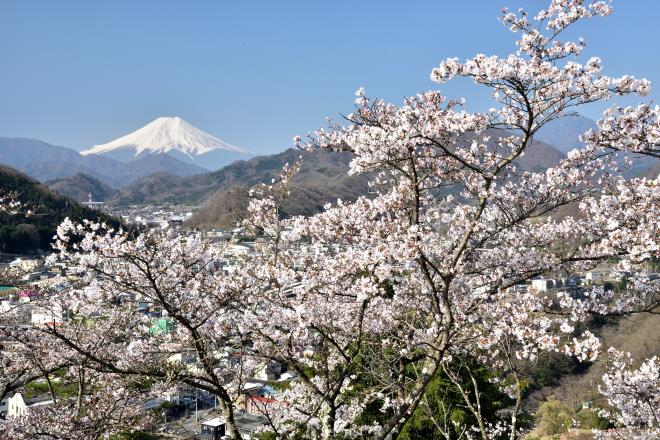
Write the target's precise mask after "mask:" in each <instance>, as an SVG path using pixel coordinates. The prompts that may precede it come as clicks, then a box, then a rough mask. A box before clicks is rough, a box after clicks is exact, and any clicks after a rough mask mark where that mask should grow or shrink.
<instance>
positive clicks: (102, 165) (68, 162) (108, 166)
mask: <svg viewBox="0 0 660 440" xmlns="http://www.w3.org/2000/svg"><path fill="white" fill-rule="evenodd" d="M0 163H3V164H5V165H8V166H10V167H12V168H16V169H17V170H19V171H22V172H24V173H25V174H27V175H29V176H30V177H33V178H35V179H37V180H39V181H42V182H45V181H48V180H54V179H60V178H64V177H69V176H73V175H75V174H79V173H84V174H87V175H89V176H92V177H94V178H95V179H98V180H99V181H101V182H103V183H105V184H107V185H110V186H113V187H115V188H119V187H122V186H125V185H129V184H131V183H132V182H133V181H134V180H135V179H137V178H139V177H142V176H148V175H149V174H153V173H157V172H167V173H170V174H173V175H177V176H189V175H191V174H199V173H204V172H208V171H207V170H206V169H204V168H201V167H199V166H197V165H194V164H191V163H186V162H182V161H180V160H178V159H176V158H174V157H172V156H169V155H165V154H158V155H152V156H143V157H140V158H138V159H136V160H133V161H130V162H126V163H123V162H119V161H117V160H114V159H111V158H108V157H103V156H99V155H95V154H94V155H88V156H83V155H81V154H80V153H78V152H77V151H75V150H73V149H71V148H66V147H59V146H55V145H50V144H47V143H45V142H43V141H40V140H37V139H26V138H7V137H0Z"/></svg>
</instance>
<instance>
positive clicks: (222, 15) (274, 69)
mask: <svg viewBox="0 0 660 440" xmlns="http://www.w3.org/2000/svg"><path fill="white" fill-rule="evenodd" d="M546 3H547V1H541V0H469V1H468V0H463V1H455V0H426V1H421V0H420V1H416V0H406V1H398V0H397V1H388V0H362V1H357V0H351V1H344V0H335V1H332V2H326V1H316V0H300V1H288V0H280V1H274V0H264V1H248V0H243V1H221V0H217V1H201V0H198V1H184V0H179V1H165V0H162V1H156V0H152V1H147V0H140V1H138V0H112V1H89V0H81V1H66V0H63V1H47V0H43V1H33V0H0V60H2V61H1V63H0V136H22V137H32V138H38V139H41V140H44V141H46V142H49V143H52V144H56V145H64V146H68V147H72V148H76V149H83V148H87V147H89V146H91V145H94V144H99V143H104V142H107V141H109V140H111V139H114V138H116V137H119V136H120V135H124V134H126V133H128V132H130V131H133V130H135V129H137V128H139V127H141V126H143V125H145V124H146V123H148V122H149V121H151V120H152V119H154V118H156V117H158V116H181V117H183V118H184V119H186V120H187V121H188V122H190V123H192V124H193V125H195V126H197V127H199V128H201V129H203V130H205V131H208V132H209V133H211V134H213V135H215V136H218V137H219V138H221V139H223V140H225V141H227V142H229V143H232V144H234V145H237V146H241V147H243V148H246V149H248V150H251V151H253V152H255V153H270V152H276V151H281V150H283V149H285V148H287V147H289V146H290V144H291V138H292V137H293V136H294V135H296V134H304V133H306V132H307V131H309V130H313V129H315V128H317V127H319V126H321V125H323V124H324V118H325V117H326V116H333V117H335V116H337V115H338V114H339V113H342V112H343V113H348V112H350V111H351V110H352V105H353V99H354V96H353V93H354V92H355V90H356V89H357V88H358V87H360V86H364V87H365V88H366V90H367V94H368V95H369V96H372V97H383V98H385V99H387V100H390V101H393V102H396V103H400V102H401V99H402V98H403V97H404V96H407V95H411V94H414V93H416V92H419V91H424V90H428V89H432V88H437V85H436V84H434V83H432V82H431V81H430V80H429V73H430V71H431V69H432V68H433V67H434V66H435V65H437V64H438V63H439V62H440V60H442V59H443V58H446V57H452V56H457V57H459V58H466V57H470V56H473V55H475V54H476V53H480V52H481V53H485V54H500V55H505V54H507V53H510V52H511V51H513V50H514V48H513V41H514V37H513V34H511V33H510V32H508V31H507V30H506V29H505V28H504V27H503V26H502V25H501V24H500V23H499V22H498V21H497V17H498V16H499V10H500V8H501V7H502V6H508V7H510V8H512V9H513V8H516V9H517V8H518V7H519V6H521V5H523V6H525V7H526V8H527V9H528V10H530V11H533V12H536V11H537V10H538V9H539V8H540V7H542V6H545V5H546ZM613 5H614V7H615V12H614V14H613V15H612V16H610V17H608V18H605V19H601V18H598V19H594V20H591V22H590V23H588V24H584V25H581V26H580V27H579V32H578V33H579V34H580V35H581V36H583V37H584V38H585V40H586V42H587V49H586V55H588V56H591V55H598V56H600V57H601V58H602V59H603V62H604V66H605V72H606V73H608V74H613V75H619V74H632V75H635V76H640V77H641V76H644V77H646V78H648V79H650V80H651V81H652V82H653V83H654V86H655V88H654V91H653V92H652V94H651V98H652V99H655V100H656V101H657V100H658V97H660V92H659V90H660V1H658V0H615V1H614V2H613ZM441 90H443V92H445V93H446V94H447V95H449V96H451V97H459V96H464V97H466V98H467V99H468V104H469V106H470V107H471V108H474V109H483V108H488V107H490V103H486V102H485V100H484V97H483V96H482V94H481V92H475V88H474V86H472V85H471V84H467V83H465V82H459V83H456V84H453V85H451V86H450V85H445V86H442V87H441ZM598 111H599V109H596V108H591V109H587V110H586V115H587V116H589V117H592V118H597V117H598Z"/></svg>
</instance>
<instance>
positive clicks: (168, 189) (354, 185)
mask: <svg viewBox="0 0 660 440" xmlns="http://www.w3.org/2000/svg"><path fill="white" fill-rule="evenodd" d="M594 127H595V122H594V121H592V120H590V119H588V118H584V117H582V116H576V117H567V118H563V119H560V120H557V121H554V122H553V123H551V124H550V125H548V126H547V127H544V128H543V129H542V130H541V131H539V133H537V135H536V137H535V142H534V145H533V146H532V148H530V149H529V150H527V151H526V152H525V155H523V156H521V157H520V158H519V159H518V160H517V161H516V163H517V164H518V166H519V167H520V168H522V169H525V170H530V171H542V170H545V169H547V168H548V167H550V166H552V165H554V164H556V163H557V162H559V161H560V160H561V159H562V158H563V157H565V153H566V152H568V151H570V150H572V149H573V148H578V147H580V146H581V141H580V139H579V135H580V134H581V133H583V132H584V131H586V130H587V129H589V128H594ZM494 137H495V136H493V137H492V138H494ZM554 145H558V147H557V148H555V147H554ZM300 154H301V152H300V151H297V150H287V151H284V152H282V153H277V154H273V155H267V156H256V157H253V158H250V159H248V160H236V161H234V162H233V163H231V164H230V165H227V166H225V167H223V168H220V169H218V170H216V171H212V172H207V171H206V170H205V169H203V168H201V167H200V166H198V165H196V164H195V163H200V161H201V162H202V163H204V162H205V161H206V162H208V163H211V162H212V161H213V160H214V159H213V158H214V157H215V158H219V159H218V160H220V161H222V160H230V159H231V158H235V157H240V156H243V157H246V155H247V153H245V152H244V151H243V150H241V149H239V148H236V147H233V146H231V145H228V144H225V143H224V142H222V141H221V140H219V139H217V138H215V137H213V136H211V135H208V134H206V133H204V132H202V131H201V130H198V129H196V128H195V127H192V126H191V125H190V124H188V123H187V122H185V121H183V120H182V119H180V118H158V119H157V120H155V121H153V122H152V123H150V124H148V125H147V126H145V127H143V128H142V129H139V130H137V131H135V132H133V133H131V134H129V135H126V136H124V137H121V138H119V139H117V140H116V141H112V142H109V143H107V144H103V145H97V146H95V147H92V148H90V149H89V150H86V151H84V152H83V154H79V153H77V152H76V151H74V150H71V149H68V148H64V147H56V146H52V145H48V144H46V143H44V142H41V141H37V140H31V139H17V138H0V162H4V163H6V164H8V165H10V166H13V167H15V168H18V169H19V170H22V171H24V172H26V173H27V174H30V175H31V176H33V177H35V178H37V179H39V180H41V181H45V182H48V185H50V187H51V188H53V189H54V190H56V191H58V192H60V193H62V194H65V195H67V196H69V197H71V198H73V199H75V200H78V201H86V200H87V199H88V198H89V195H90V194H91V196H92V199H93V200H95V201H106V202H109V203H112V204H116V205H130V204H144V203H151V204H163V203H181V204H197V205H202V206H203V207H202V208H201V209H200V210H199V211H198V212H197V213H196V214H195V215H194V216H193V218H192V219H191V220H190V224H191V225H193V226H230V225H232V224H234V223H235V222H236V221H237V220H239V219H240V218H242V217H243V216H244V215H245V209H246V207H247V203H248V197H247V192H248V189H249V188H250V187H251V186H253V185H255V184H257V183H260V182H269V181H270V180H272V179H273V178H274V177H276V176H277V175H278V174H279V173H280V171H281V169H282V167H283V165H284V164H285V163H292V162H294V161H295V160H296V159H297V158H298V156H299V155H300ZM232 155H236V156H232ZM305 156H306V157H305V160H304V162H303V166H302V169H301V172H300V174H299V175H298V176H296V178H295V180H294V186H295V188H294V191H293V193H292V196H291V198H290V200H289V202H288V205H287V206H286V207H285V210H286V211H287V212H288V213H289V214H303V215H307V214H312V213H314V212H317V211H319V210H320V209H321V208H322V207H323V205H324V204H326V203H328V202H334V201H335V200H336V199H337V198H341V199H343V200H354V199H355V198H357V197H358V196H360V195H363V194H366V193H367V191H368V187H367V176H349V175H348V174H347V171H348V166H349V162H350V160H351V155H350V154H348V153H312V154H308V153H305ZM657 162H658V161H657V160H656V161H655V162H654V161H653V159H651V158H647V157H644V158H642V160H639V159H636V162H635V165H634V166H633V168H632V169H631V170H629V171H628V174H629V175H640V174H641V173H644V172H646V173H653V172H654V170H653V167H654V166H655V170H657ZM208 163H205V165H208ZM218 163H220V162H218ZM656 174H657V172H656Z"/></svg>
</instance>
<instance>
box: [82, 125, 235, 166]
mask: <svg viewBox="0 0 660 440" xmlns="http://www.w3.org/2000/svg"><path fill="white" fill-rule="evenodd" d="M119 150H134V151H135V154H133V156H139V155H141V154H142V153H168V152H172V151H178V152H181V153H183V154H185V155H187V156H189V157H190V158H193V156H198V155H200V154H205V153H208V152H210V151H213V150H225V151H230V152H233V153H242V154H244V153H246V151H245V150H243V149H241V148H238V147H235V146H233V145H230V144H228V143H226V142H224V141H222V140H220V139H218V138H217V137H215V136H212V135H210V134H208V133H206V132H204V131H202V130H200V129H199V128H196V127H194V126H192V125H191V124H189V123H188V122H186V121H184V120H183V119H181V118H180V117H178V116H173V117H160V118H156V119H154V120H153V121H151V122H150V123H148V124H147V125H145V126H144V127H142V128H140V129H138V130H135V131H134V132H132V133H129V134H127V135H126V136H122V137H120V138H118V139H115V140H114V141H110V142H108V143H106V144H101V145H95V146H93V147H91V148H89V149H87V150H85V151H81V152H80V154H82V155H88V154H104V153H111V152H117V151H119Z"/></svg>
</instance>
